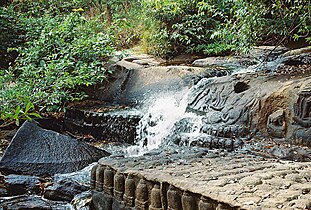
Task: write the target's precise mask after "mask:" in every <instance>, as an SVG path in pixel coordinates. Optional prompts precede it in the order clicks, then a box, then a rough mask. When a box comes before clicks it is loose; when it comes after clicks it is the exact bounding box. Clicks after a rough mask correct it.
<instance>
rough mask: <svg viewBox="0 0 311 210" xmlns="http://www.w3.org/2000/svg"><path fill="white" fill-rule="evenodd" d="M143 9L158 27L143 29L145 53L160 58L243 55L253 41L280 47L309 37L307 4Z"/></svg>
mask: <svg viewBox="0 0 311 210" xmlns="http://www.w3.org/2000/svg"><path fill="white" fill-rule="evenodd" d="M144 4H145V7H146V8H147V9H146V11H147V14H148V15H149V16H150V17H151V19H152V20H153V21H154V23H155V25H156V26H157V27H156V30H152V29H151V30H150V28H148V31H149V34H148V37H147V43H149V45H151V46H148V48H150V49H153V50H154V49H156V50H158V52H157V53H155V54H159V55H167V54H176V53H184V52H192V53H195V52H204V53H206V54H210V55H215V54H216V55H217V54H228V53H232V52H236V53H246V52H247V51H248V50H249V49H250V48H251V47H252V46H254V45H255V44H256V43H257V42H258V41H261V42H263V43H267V44H275V45H277V44H284V43H286V41H289V40H291V39H292V38H293V39H294V40H297V39H299V38H308V36H309V32H310V21H311V20H310V1H308V0H307V1H306V0H274V1H270V0H264V1H261V0H252V1H247V0H195V1H186V0H174V1H167V0H154V1H147V0H146V1H145V2H144ZM307 40H310V38H308V39H307ZM152 45H154V46H152ZM150 52H152V50H151V51H150Z"/></svg>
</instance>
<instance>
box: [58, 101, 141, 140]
mask: <svg viewBox="0 0 311 210" xmlns="http://www.w3.org/2000/svg"><path fill="white" fill-rule="evenodd" d="M100 110H101V109H100V108H98V107H93V108H92V107H88V109H85V108H82V107H81V108H79V107H74V108H71V109H68V110H66V113H65V120H64V122H65V127H66V130H68V131H70V132H72V133H78V134H79V133H81V134H85V135H91V136H92V137H93V138H94V139H96V140H105V141H110V142H121V143H129V144H133V143H134V140H135V137H136V127H137V125H138V122H139V120H140V119H141V113H140V112H138V111H137V110H131V109H124V108H120V110H112V111H100Z"/></svg>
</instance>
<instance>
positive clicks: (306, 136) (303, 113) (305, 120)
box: [292, 83, 311, 146]
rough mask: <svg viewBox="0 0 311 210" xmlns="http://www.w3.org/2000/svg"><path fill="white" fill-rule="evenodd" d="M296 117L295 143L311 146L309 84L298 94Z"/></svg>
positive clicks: (295, 107) (295, 109)
mask: <svg viewBox="0 0 311 210" xmlns="http://www.w3.org/2000/svg"><path fill="white" fill-rule="evenodd" d="M294 114H295V115H294V117H293V120H294V122H295V123H296V128H295V130H294V132H293V136H292V138H293V139H294V141H295V143H298V144H302V145H307V146H311V141H310V139H311V83H308V84H307V85H306V87H304V88H303V89H302V90H301V91H300V92H299V93H298V99H297V102H296V103H295V104H294Z"/></svg>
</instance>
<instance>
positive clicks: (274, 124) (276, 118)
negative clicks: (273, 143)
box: [267, 109, 286, 138]
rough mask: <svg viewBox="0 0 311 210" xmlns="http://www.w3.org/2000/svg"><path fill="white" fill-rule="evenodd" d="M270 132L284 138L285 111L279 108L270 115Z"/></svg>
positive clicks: (268, 123)
mask: <svg viewBox="0 0 311 210" xmlns="http://www.w3.org/2000/svg"><path fill="white" fill-rule="evenodd" d="M267 131H268V133H269V134H270V135H271V136H273V137H277V138H284V137H285V134H286V121H285V111H284V110H283V109H280V110H277V111H275V112H273V113H272V114H270V115H269V117H268V122H267Z"/></svg>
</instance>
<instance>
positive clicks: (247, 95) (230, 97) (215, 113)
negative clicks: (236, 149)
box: [188, 67, 311, 146]
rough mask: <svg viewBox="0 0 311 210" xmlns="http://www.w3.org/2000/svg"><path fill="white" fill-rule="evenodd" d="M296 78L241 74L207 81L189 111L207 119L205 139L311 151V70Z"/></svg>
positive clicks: (192, 99)
mask: <svg viewBox="0 0 311 210" xmlns="http://www.w3.org/2000/svg"><path fill="white" fill-rule="evenodd" d="M304 70H305V71H306V72H305V73H304V77H301V76H300V75H295V74H284V75H278V76H276V75H266V76H262V75H260V74H258V73H253V74H236V75H232V76H226V77H221V78H215V79H202V80H201V81H200V82H199V83H198V84H197V85H196V86H195V87H194V88H193V91H192V94H191V95H190V103H189V105H188V111H190V112H195V113H197V114H199V115H202V117H203V127H202V129H201V132H202V133H205V134H208V135H212V136H217V137H223V138H230V139H232V138H240V139H250V138H253V137H254V136H255V135H257V134H258V135H261V136H262V135H263V136H266V137H271V138H276V139H286V140H287V142H289V143H298V144H301V145H305V146H311V117H310V111H311V108H310V107H311V103H310V97H311V76H310V74H311V71H310V70H311V69H310V67H309V68H306V69H304Z"/></svg>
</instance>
